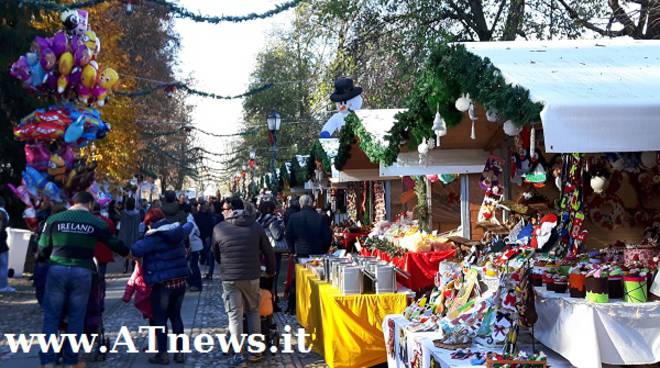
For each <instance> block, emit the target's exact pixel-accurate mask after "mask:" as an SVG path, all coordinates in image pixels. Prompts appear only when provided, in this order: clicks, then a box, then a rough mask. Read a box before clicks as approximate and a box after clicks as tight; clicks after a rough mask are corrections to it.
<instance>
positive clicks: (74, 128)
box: [64, 115, 85, 143]
mask: <svg viewBox="0 0 660 368" xmlns="http://www.w3.org/2000/svg"><path fill="white" fill-rule="evenodd" d="M84 122H85V121H84V117H83V116H82V115H80V117H78V119H76V121H75V122H74V123H73V124H71V125H69V127H68V128H67V129H66V133H64V141H65V142H66V143H74V142H77V141H78V139H80V136H82V134H83V131H84V129H85V125H84Z"/></svg>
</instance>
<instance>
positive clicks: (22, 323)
mask: <svg viewBox="0 0 660 368" xmlns="http://www.w3.org/2000/svg"><path fill="white" fill-rule="evenodd" d="M126 280H127V276H126V275H124V274H121V273H112V274H109V277H108V286H107V297H106V312H105V314H104V322H105V328H106V335H107V336H108V337H109V338H110V341H111V344H112V342H113V341H114V339H115V337H116V336H117V332H118V331H119V329H120V327H121V326H127V327H128V328H129V329H130V330H131V334H132V337H133V339H134V341H135V343H136V346H138V347H139V349H140V351H144V349H145V348H146V346H147V341H146V338H145V337H146V334H144V333H138V331H137V328H138V326H141V325H148V323H147V322H146V321H145V320H143V319H142V316H141V314H140V313H139V312H138V311H137V309H135V308H134V307H133V305H132V304H125V303H124V302H122V301H121V297H122V295H123V292H124V285H125V284H126ZM11 285H12V286H14V287H16V289H17V292H16V293H13V294H0V366H1V367H3V368H24V367H38V366H39V360H38V349H33V351H32V352H30V353H29V354H24V353H19V354H11V353H10V351H9V347H8V346H7V342H6V340H5V339H4V334H5V333H17V334H18V333H40V332H41V319H42V314H41V309H40V307H39V305H38V303H37V301H36V298H35V297H34V289H33V288H32V286H31V284H30V282H29V281H28V280H26V279H13V280H11ZM182 314H183V321H184V326H185V328H186V331H185V332H186V333H187V334H190V335H192V336H195V335H198V334H200V333H208V334H215V333H224V332H225V331H226V327H227V316H226V314H225V311H224V307H223V303H222V298H221V290H220V286H219V281H218V280H217V279H216V280H213V281H205V282H204V290H203V291H202V292H201V293H193V292H187V293H186V297H185V300H184V304H183V312H182ZM275 319H276V321H277V323H278V325H279V326H280V331H282V326H284V325H287V324H288V325H290V326H292V328H294V329H296V328H298V325H297V323H296V321H295V317H292V316H288V315H286V314H284V313H278V314H276V318H275ZM294 344H295V340H294ZM294 346H295V345H294ZM148 356H149V354H146V353H143V352H140V353H138V354H127V353H118V354H108V355H107V360H106V361H105V362H94V361H92V357H91V356H87V357H86V360H87V365H88V366H89V367H118V368H119V367H122V368H123V367H132V368H138V367H149V366H151V367H153V366H152V365H150V364H149V363H148V362H147V358H148ZM227 361H228V357H227V356H224V355H223V354H222V353H221V352H220V351H213V352H211V353H208V354H201V353H191V354H188V355H187V360H186V363H185V365H183V366H185V367H230V365H229V364H228V362H227ZM170 364H171V365H175V364H174V363H173V362H171V363H170ZM177 366H182V365H177ZM252 366H254V367H287V368H289V367H310V368H315V367H326V365H325V364H324V362H323V359H322V357H320V356H319V355H317V354H315V353H309V354H303V353H293V354H279V353H278V354H270V353H267V354H266V355H265V358H264V360H263V361H262V362H260V363H258V364H253V365H252Z"/></svg>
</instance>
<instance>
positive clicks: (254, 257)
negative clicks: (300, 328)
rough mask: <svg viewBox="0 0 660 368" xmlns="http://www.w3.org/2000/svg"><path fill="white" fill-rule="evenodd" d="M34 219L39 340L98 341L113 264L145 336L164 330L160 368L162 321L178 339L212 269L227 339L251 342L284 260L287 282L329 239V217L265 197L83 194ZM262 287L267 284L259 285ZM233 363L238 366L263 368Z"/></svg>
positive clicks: (50, 357)
mask: <svg viewBox="0 0 660 368" xmlns="http://www.w3.org/2000/svg"><path fill="white" fill-rule="evenodd" d="M1 209H2V203H0V267H2V265H3V262H4V263H6V261H3V259H5V258H6V257H5V258H3V254H4V253H6V251H5V252H3V249H5V248H6V232H5V230H4V227H5V224H6V223H7V222H8V215H7V214H6V211H2V210H1ZM39 217H40V218H41V224H40V227H39V228H40V232H39V234H37V239H38V250H37V252H36V265H35V271H34V285H35V288H36V295H37V299H38V301H39V303H40V305H41V306H42V309H43V333H45V334H56V333H59V332H66V333H70V334H77V335H80V334H83V333H96V332H98V331H99V330H101V331H102V329H103V327H102V315H103V311H104V299H105V283H106V280H105V278H106V273H107V270H108V264H110V263H111V262H114V261H115V257H114V254H117V255H119V256H120V257H122V258H120V260H121V261H123V263H124V264H123V272H124V273H128V272H129V271H132V273H131V275H130V278H129V279H128V282H127V285H126V289H125V293H124V296H123V300H124V301H125V302H127V303H128V302H130V301H133V303H134V305H135V307H136V308H137V309H138V310H139V311H140V313H142V315H143V317H144V318H145V319H146V320H147V321H148V323H149V324H150V325H151V326H162V327H164V332H163V331H162V330H156V340H157V347H158V353H157V354H155V355H154V356H152V357H150V358H149V362H150V363H152V364H159V365H166V364H169V362H170V356H169V355H168V353H167V350H168V346H167V342H168V341H167V332H168V331H169V329H168V321H169V325H170V326H171V331H172V332H173V333H176V334H181V333H183V331H184V326H183V320H182V318H181V308H182V304H183V300H184V296H185V294H186V292H199V291H201V290H202V288H203V287H204V286H206V287H215V284H213V283H207V284H206V285H204V284H203V282H202V279H203V278H204V279H207V280H212V279H213V278H214V275H216V274H215V272H214V269H215V263H218V265H219V272H218V273H217V276H218V277H219V279H220V282H219V284H220V285H221V287H222V298H223V301H224V306H225V312H226V313H227V317H228V320H229V326H228V331H229V332H230V333H231V334H232V335H236V336H240V335H241V334H243V333H244V331H243V329H244V322H246V326H247V331H246V333H249V334H259V333H261V323H260V317H261V314H260V310H261V311H262V312H263V310H264V309H263V306H264V304H271V305H268V307H269V308H270V309H269V310H271V311H276V312H277V311H280V308H279V307H278V305H279V304H278V293H279V292H281V290H282V283H283V278H281V277H279V276H280V274H281V271H282V269H283V268H282V260H283V258H284V259H287V260H288V263H287V264H288V265H289V267H288V268H287V270H288V271H289V272H291V269H292V265H293V263H295V262H296V260H297V259H299V258H302V257H307V256H309V255H314V254H323V253H327V252H328V251H329V250H330V244H331V238H332V235H331V220H330V217H329V216H327V215H323V214H321V213H319V211H317V210H316V208H315V205H314V200H313V199H312V198H311V197H310V196H308V195H303V196H301V197H300V198H297V197H289V198H288V201H287V203H286V204H279V203H277V201H276V200H275V199H274V198H272V196H271V197H269V196H261V197H260V198H258V199H254V200H252V201H246V200H242V199H240V198H225V199H215V198H210V199H208V200H203V199H189V198H187V197H186V196H184V195H179V196H177V195H176V193H175V192H173V191H167V192H165V193H164V195H163V196H162V197H161V198H160V199H158V200H155V201H152V202H151V203H148V202H147V201H145V200H139V201H136V199H135V198H133V197H127V198H123V199H121V200H118V201H113V202H111V203H110V204H109V205H108V206H106V207H103V208H102V207H101V206H99V205H98V203H95V202H94V198H93V197H92V196H91V194H89V193H88V192H80V193H78V194H76V195H75V196H74V197H73V205H72V206H71V207H69V208H68V209H66V208H65V207H64V206H63V205H61V204H55V203H47V204H45V205H44V206H42V208H41V210H40V212H39ZM284 255H287V257H284ZM1 271H2V270H1V269H0V273H3V272H1ZM203 271H204V273H205V274H204V276H203V277H202V273H203ZM4 274H6V272H5V273H4ZM288 279H289V282H288V285H287V287H286V292H288V295H289V299H288V307H287V312H289V313H295V292H294V288H295V282H294V281H293V280H291V277H288ZM264 280H269V281H268V282H266V283H265V284H264ZM264 285H268V286H264ZM3 287H8V286H7V285H6V282H5V281H4V280H3V279H2V277H0V291H1V288H3ZM264 288H266V289H267V290H264ZM267 309H268V308H267ZM264 333H265V332H264ZM177 343H178V344H181V341H178V342H177ZM178 348H179V349H180V348H181V346H178ZM235 353H236V354H234V355H233V357H232V359H233V363H234V364H235V365H236V366H239V365H241V364H244V362H245V360H250V361H258V360H260V359H261V358H262V357H261V355H260V354H248V355H246V356H244V355H243V354H242V352H235ZM40 358H41V364H42V366H44V367H53V366H54V365H55V363H57V361H58V359H61V360H62V363H63V364H64V365H65V366H71V367H75V366H82V365H83V363H79V357H78V354H76V353H74V352H73V351H72V350H71V349H70V347H68V346H66V345H65V348H64V351H63V354H61V355H60V356H59V357H58V356H57V355H56V354H55V353H54V352H52V351H47V352H42V353H41V356H40ZM173 360H174V361H175V362H176V363H183V362H184V360H185V356H184V355H183V354H182V353H177V354H174V356H173Z"/></svg>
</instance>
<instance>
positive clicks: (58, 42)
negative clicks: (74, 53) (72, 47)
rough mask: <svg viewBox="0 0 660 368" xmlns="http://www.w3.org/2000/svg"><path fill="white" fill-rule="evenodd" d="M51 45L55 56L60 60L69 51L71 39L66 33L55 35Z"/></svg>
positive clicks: (60, 32)
mask: <svg viewBox="0 0 660 368" xmlns="http://www.w3.org/2000/svg"><path fill="white" fill-rule="evenodd" d="M50 44H51V48H52V50H53V52H54V53H55V56H57V57H58V58H60V57H61V56H62V54H64V53H65V52H68V51H69V37H67V35H66V33H64V32H63V31H58V32H57V33H55V35H54V36H53V38H52V40H51V42H50Z"/></svg>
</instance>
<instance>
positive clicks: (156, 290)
mask: <svg viewBox="0 0 660 368" xmlns="http://www.w3.org/2000/svg"><path fill="white" fill-rule="evenodd" d="M185 295H186V288H185V287H182V288H178V289H168V288H166V287H165V286H164V285H163V284H156V285H154V286H153V288H152V289H151V295H150V296H149V300H150V301H151V308H152V309H153V313H154V319H153V326H163V327H165V332H163V331H161V330H157V331H156V343H157V345H158V352H159V353H166V352H167V333H168V331H169V329H168V328H167V321H168V320H169V321H170V323H171V324H172V332H173V333H175V334H182V333H183V319H181V305H182V304H183V297H184V296H185ZM177 349H179V350H181V349H182V346H181V341H180V339H177Z"/></svg>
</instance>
